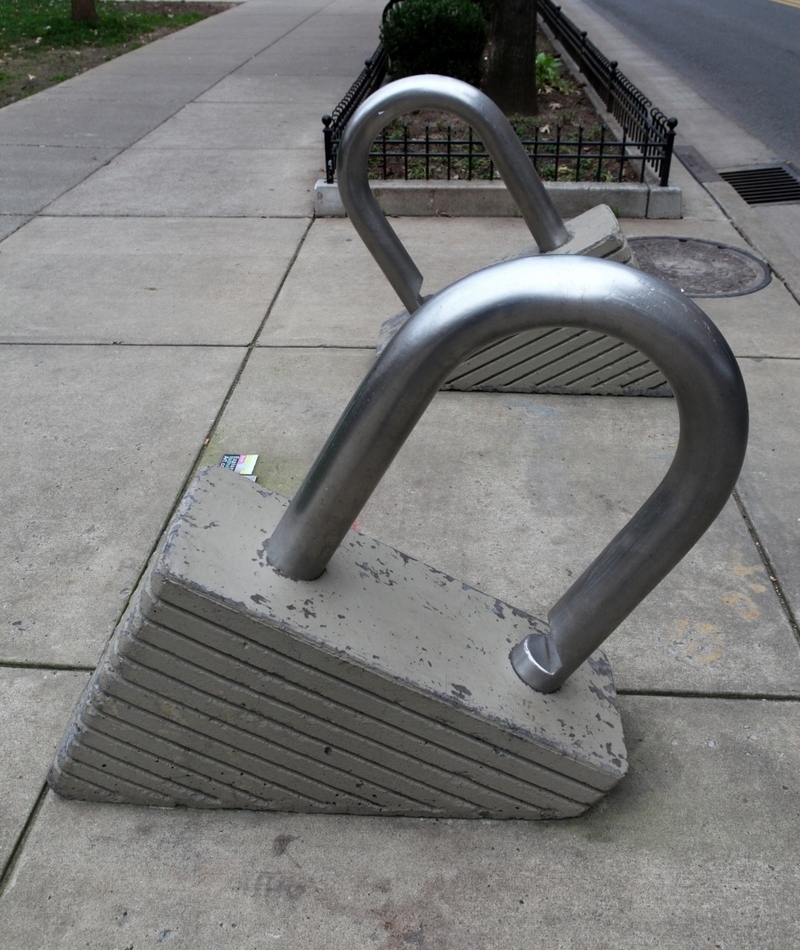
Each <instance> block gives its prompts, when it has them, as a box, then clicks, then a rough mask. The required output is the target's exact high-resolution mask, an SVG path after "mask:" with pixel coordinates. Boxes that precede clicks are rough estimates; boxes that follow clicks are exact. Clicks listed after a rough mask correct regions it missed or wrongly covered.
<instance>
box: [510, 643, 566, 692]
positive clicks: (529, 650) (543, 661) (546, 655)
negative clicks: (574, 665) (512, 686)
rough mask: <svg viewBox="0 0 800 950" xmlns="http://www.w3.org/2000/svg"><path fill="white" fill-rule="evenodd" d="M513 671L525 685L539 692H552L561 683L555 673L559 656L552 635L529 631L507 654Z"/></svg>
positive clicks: (558, 663) (558, 667) (559, 660)
mask: <svg viewBox="0 0 800 950" xmlns="http://www.w3.org/2000/svg"><path fill="white" fill-rule="evenodd" d="M509 659H510V660H511V665H512V667H513V668H514V672H515V673H516V674H517V676H518V677H519V678H520V679H521V680H522V682H523V683H525V684H526V685H527V686H530V687H532V688H533V689H535V690H536V691H537V692H539V693H554V692H555V691H556V690H557V689H558V688H559V686H560V685H561V682H560V680H559V679H558V678H557V674H558V672H559V670H560V669H561V658H560V657H559V655H558V650H557V649H556V646H555V644H554V643H553V640H552V637H550V636H548V635H547V634H545V633H530V634H528V636H527V637H525V639H524V640H521V641H520V642H519V643H518V644H517V645H516V646H515V647H514V649H513V650H512V651H511V653H510V654H509Z"/></svg>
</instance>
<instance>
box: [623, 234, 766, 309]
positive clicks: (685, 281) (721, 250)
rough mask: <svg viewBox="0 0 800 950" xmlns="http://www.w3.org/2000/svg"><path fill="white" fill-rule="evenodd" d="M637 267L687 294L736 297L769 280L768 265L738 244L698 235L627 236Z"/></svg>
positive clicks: (758, 288)
mask: <svg viewBox="0 0 800 950" xmlns="http://www.w3.org/2000/svg"><path fill="white" fill-rule="evenodd" d="M628 243H629V244H630V246H631V249H632V251H633V253H634V256H635V258H636V263H637V264H638V265H639V268H640V269H641V270H643V271H645V273H647V274H652V275H653V276H654V277H660V278H661V279H662V280H665V281H666V282H667V283H668V284H672V285H673V286H675V287H678V288H679V289H680V291H681V292H682V293H684V294H687V295H688V296H690V297H738V296H740V295H741V294H752V293H755V291H756V290H761V288H762V287H766V286H767V284H768V283H769V282H770V279H771V276H772V275H771V273H770V269H769V265H768V264H765V263H764V262H763V261H760V260H759V259H758V258H757V257H754V256H753V255H752V254H750V253H748V252H747V251H742V250H740V249H739V248H738V247H731V246H730V245H729V244H718V243H717V242H716V241H701V240H700V239H698V238H674V237H645V238H631V239H630V240H629V241H628Z"/></svg>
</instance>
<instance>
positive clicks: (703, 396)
mask: <svg viewBox="0 0 800 950" xmlns="http://www.w3.org/2000/svg"><path fill="white" fill-rule="evenodd" d="M549 326H564V327H576V328H584V329H586V330H589V331H593V332H599V333H603V334H608V335H611V336H614V337H616V338H618V339H621V340H624V341H625V342H626V343H628V344H630V345H631V346H633V347H635V348H636V349H637V350H640V351H641V352H642V353H644V354H645V355H646V356H647V357H648V358H649V359H651V360H652V361H653V362H654V363H655V364H656V365H657V366H658V367H659V368H660V369H661V370H663V372H664V374H665V376H666V378H667V379H668V380H669V383H670V385H671V386H672V389H673V392H674V394H675V399H676V403H677V407H678V411H679V416H680V437H679V442H678V447H677V450H676V454H675V457H674V459H673V462H672V465H671V467H670V469H669V471H668V472H667V474H666V476H665V477H664V479H663V481H662V482H661V484H660V485H659V486H658V488H657V489H656V490H655V492H654V493H653V494H652V495H651V497H650V498H649V499H648V500H647V501H646V502H645V504H644V505H643V506H642V508H641V509H640V510H639V511H638V512H637V514H636V515H634V517H633V518H632V519H631V521H630V522H629V524H628V525H627V526H626V527H625V528H624V529H623V530H622V531H621V532H620V533H619V534H618V535H617V536H616V537H615V538H614V539H613V540H612V541H611V542H610V543H609V545H608V546H607V547H606V549H605V550H604V551H603V552H602V553H601V554H600V556H599V557H598V558H597V559H596V560H595V561H594V563H593V564H592V565H591V566H590V567H589V568H587V570H586V571H584V573H583V574H582V575H581V577H580V578H579V579H578V580H577V581H576V582H575V583H574V584H573V585H572V586H571V587H570V589H569V590H568V591H567V592H566V593H565V594H564V595H563V596H562V597H561V599H560V600H559V601H558V603H557V604H555V606H554V607H553V608H552V609H551V611H550V613H549V615H548V618H547V621H544V620H541V619H537V618H536V617H533V616H531V615H530V614H528V613H526V612H525V611H522V610H519V609H516V608H515V607H512V606H510V605H509V604H506V603H503V602H502V601H499V600H498V599H496V598H494V597H491V596H490V595H487V594H484V593H481V592H480V591H477V590H475V589H474V588H471V587H469V586H468V585H466V584H463V583H461V582H459V581H457V580H455V579H454V578H452V577H449V576H448V575H446V574H443V573H442V572H441V571H437V570H436V569H435V568H432V567H428V566H427V565H425V564H423V563H421V562H419V561H415V560H414V559H412V558H409V557H408V556H406V555H404V554H402V553H401V552H399V551H396V550H395V549H393V548H390V547H389V546H388V545H385V544H382V543H381V542H379V541H377V540H374V539H372V538H369V537H367V536H365V535H362V534H359V533H357V532H355V531H351V530H349V527H350V525H351V523H352V522H353V520H354V518H355V516H356V515H357V514H358V512H359V510H360V509H361V507H362V506H363V504H364V503H365V502H366V500H367V499H368V498H369V496H370V494H371V492H372V491H373V489H374V487H375V485H377V483H378V482H379V480H380V478H381V476H382V475H383V473H384V472H385V471H386V469H387V468H388V466H389V464H390V463H391V460H392V459H393V458H394V456H395V454H396V453H397V451H398V450H399V449H400V447H401V445H402V444H403V442H404V440H405V438H406V437H407V436H408V434H409V433H410V432H411V431H412V429H413V427H414V425H415V424H416V422H417V420H418V419H419V418H420V416H421V415H422V414H423V412H424V411H425V408H426V406H427V405H428V403H429V402H430V400H431V399H432V398H433V396H434V394H435V393H436V391H437V389H438V388H439V386H440V385H441V383H442V382H443V380H444V379H445V378H446V377H447V374H448V373H449V372H451V370H452V368H453V366H455V365H456V364H457V363H459V362H460V361H462V360H464V359H465V358H468V357H469V355H470V354H471V353H474V352H475V351H476V350H479V349H481V348H483V347H486V346H488V345H491V343H492V342H493V341H495V340H498V339H501V338H504V337H507V336H509V335H512V334H515V333H520V332H524V331H526V330H530V329H535V328H542V327H549ZM747 426H748V412H747V400H746V395H745V390H744V384H743V382H742V378H741V375H740V373H739V369H738V366H737V364H736V360H735V359H734V357H733V354H732V353H731V351H730V349H729V347H728V346H727V344H726V342H725V340H724V339H723V338H722V336H721V334H720V333H719V331H718V330H717V329H716V327H715V326H714V325H713V323H711V321H710V320H709V319H708V318H707V317H706V316H705V314H704V313H703V312H702V311H701V310H700V309H699V308H698V307H697V306H696V305H695V304H694V303H693V302H692V301H690V300H688V299H686V298H684V297H682V296H681V295H680V294H679V293H678V292H677V291H675V290H674V289H672V288H671V287H669V286H667V285H666V284H664V283H662V282H661V281H658V280H656V279H655V278H652V277H649V276H647V275H645V274H642V273H640V272H639V271H636V270H634V269H632V268H629V267H625V266H623V265H619V264H613V263H609V262H606V261H598V260H593V259H591V258H585V257H558V258H550V257H542V258H538V259H530V258H528V259H522V260H517V261H513V262H509V263H503V264H498V265H495V266H492V267H489V268H487V269H485V270H483V271H480V272H478V273H476V274H472V275H470V276H469V277H466V278H464V279H463V280H461V281H459V282H457V283H455V284H453V285H452V286H451V287H449V288H447V289H446V290H444V291H442V292H441V293H440V294H438V295H437V296H436V297H434V298H433V299H431V300H430V301H428V302H426V303H424V304H423V305H422V306H421V307H419V308H418V310H417V311H416V313H415V314H414V315H413V316H412V317H411V319H410V320H408V321H407V323H406V324H405V325H404V326H403V327H402V328H401V329H400V330H399V331H398V332H397V334H396V335H395V336H394V337H393V338H392V340H391V342H390V343H389V345H388V346H387V347H386V349H385V351H384V352H383V354H382V355H381V356H380V357H379V358H378V360H377V361H376V362H375V364H374V365H373V367H372V368H371V370H370V372H369V373H368V374H367V376H366V378H365V379H364V381H363V383H362V384H361V386H360V387H359V389H358V390H357V392H356V393H355V395H354V396H353V398H352V400H351V402H350V404H349V405H348V407H347V409H346V410H345V412H344V413H343V415H342V417H341V419H340V420H339V422H338V424H337V426H336V427H335V429H334V431H333V433H332V434H331V436H330V437H329V439H328V441H327V443H326V445H325V446H324V448H323V449H322V451H321V453H320V455H319V457H318V458H317V460H316V462H315V463H314V465H313V466H312V468H311V471H310V472H309V474H308V476H307V477H306V480H305V481H304V482H303V484H302V486H301V487H300V489H299V490H298V492H297V494H296V495H295V497H294V499H293V500H292V502H291V504H289V503H288V502H287V501H286V500H285V499H282V498H280V496H278V495H276V494H274V493H272V492H269V491H266V490H265V489H263V488H260V487H259V486H257V485H254V484H252V483H250V482H248V481H246V480H244V479H242V478H240V477H239V476H237V475H234V474H232V473H230V472H227V471H225V470H223V469H219V468H213V469H206V470H204V471H202V472H201V473H200V474H199V475H198V477H197V479H196V481H195V482H194V484H193V485H192V487H191V488H190V490H189V492H188V493H187V495H186V497H185V498H184V500H183V502H182V503H181V505H180V508H179V510H178V512H177V514H176V516H175V518H174V519H173V521H172V523H171V525H170V527H169V529H168V530H167V532H166V535H165V538H164V540H163V542H162V544H161V546H160V548H159V550H158V552H157V553H156V555H155V556H154V559H153V561H152V563H151V565H150V566H149V568H148V570H147V571H146V572H145V575H144V577H143V580H142V582H141V584H140V586H139V588H138V590H137V591H136V593H135V594H134V596H133V598H132V601H131V604H130V606H129V608H128V610H127V612H126V614H125V616H124V617H123V619H122V621H121V622H120V624H119V627H118V628H117V630H116V632H115V634H114V636H113V638H112V641H111V643H110V645H109V648H108V650H107V652H106V655H105V656H104V658H103V660H102V661H101V663H100V666H99V667H98V669H97V671H96V672H95V674H94V676H93V677H92V680H91V682H90V684H89V686H88V688H87V690H86V692H85V694H84V696H83V697H82V699H81V701H80V703H79V705H78V708H77V710H76V713H75V715H74V718H73V721H72V724H71V725H70V727H69V730H68V732H67V735H66V737H65V739H64V741H63V743H62V746H61V748H60V750H59V752H58V754H57V757H56V761H55V764H54V765H53V767H52V769H51V772H50V775H49V781H50V784H51V786H52V788H53V789H54V790H55V791H56V792H57V793H58V794H60V795H63V796H65V797H68V798H80V799H87V800H94V801H111V802H130V803H136V804H152V805H187V806H191V807H196V808H197V807H200V808H202V807H207V808H226V807H227V808H250V809H277V810H285V811H302V812H321V813H333V812H338V813H346V814H364V815H408V816H420V817H424V816H427V817H442V816H448V817H494V818H564V817H570V816H575V815H579V814H581V813H582V812H583V811H585V810H586V808H588V807H589V806H590V805H591V804H592V803H593V802H596V801H597V800H598V799H599V798H601V797H602V796H603V795H604V794H605V793H606V792H607V791H608V790H609V789H610V788H612V787H613V786H614V785H615V784H616V783H617V782H619V780H620V779H621V778H622V777H623V776H624V774H625V771H626V767H627V764H626V753H625V746H624V741H623V736H622V727H621V722H620V716H619V711H618V708H617V703H616V694H615V691H614V684H613V679H612V676H611V670H610V667H609V665H608V662H607V660H606V658H605V656H604V654H603V653H602V652H601V651H599V650H598V647H599V646H600V644H601V643H602V641H603V640H604V639H605V638H606V637H607V636H609V634H610V633H611V632H612V631H613V630H614V628H615V627H616V626H617V625H618V624H619V623H620V622H621V621H622V620H623V619H624V618H625V617H626V616H627V615H628V614H629V613H630V612H631V611H632V610H633V608H634V607H635V606H636V605H637V604H638V603H639V602H640V601H641V600H642V598H644V597H645V596H646V595H647V594H648V593H649V591H651V590H652V589H653V587H655V585H656V584H658V582H659V581H660V580H661V579H662V578H663V577H664V576H665V575H666V574H667V573H668V572H669V571H670V570H671V569H672V567H673V566H674V565H675V564H676V563H677V562H678V561H679V560H680V559H681V558H682V557H683V555H684V554H686V552H687V551H688V550H689V549H690V548H691V547H692V545H693V544H694V543H695V542H696V541H697V540H698V538H699V537H700V536H701V535H702V534H703V533H704V532H705V530H706V529H707V528H708V527H709V525H710V524H711V522H712V521H713V520H714V518H715V517H716V516H717V514H718V513H719V511H720V510H721V509H722V507H723V505H724V504H725V501H726V500H727V498H728V496H729V495H730V492H731V491H732V489H733V486H734V483H735V481H736V478H737V475H738V473H739V470H740V468H741V464H742V461H743V458H744V453H745V447H746V442H747ZM287 505H288V507H287Z"/></svg>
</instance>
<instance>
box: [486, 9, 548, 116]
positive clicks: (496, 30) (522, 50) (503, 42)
mask: <svg viewBox="0 0 800 950" xmlns="http://www.w3.org/2000/svg"><path fill="white" fill-rule="evenodd" d="M488 55H489V61H488V63H487V64H486V72H485V74H484V76H485V78H484V81H483V83H482V89H483V91H484V92H485V93H486V94H487V95H488V96H489V97H490V98H491V99H494V101H495V102H496V103H497V105H498V106H500V108H501V109H502V110H503V111H504V112H505V113H506V115H511V114H513V113H520V114H522V115H536V109H537V103H536V0H494V4H493V9H492V13H491V16H490V20H489V54H488Z"/></svg>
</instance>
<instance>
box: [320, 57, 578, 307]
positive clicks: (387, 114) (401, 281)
mask: <svg viewBox="0 0 800 950" xmlns="http://www.w3.org/2000/svg"><path fill="white" fill-rule="evenodd" d="M414 109H445V110H447V111H449V112H453V113H454V114H455V115H458V116H459V117H460V118H462V119H464V120H465V121H466V122H469V124H470V125H471V126H472V128H473V129H475V131H476V132H477V133H478V136H479V138H480V140H481V141H482V142H483V144H484V145H485V147H486V150H487V151H488V152H489V154H490V155H491V157H492V160H493V161H494V164H495V166H496V168H497V170H498V171H499V172H500V175H501V177H502V179H503V181H504V182H505V185H506V187H507V188H508V190H509V192H510V193H511V195H512V197H513V198H514V201H515V202H516V204H517V207H518V208H519V211H520V214H521V215H522V217H523V218H524V219H525V223H526V224H527V225H528V228H529V229H530V232H531V234H532V235H533V238H534V240H535V241H536V243H537V245H538V246H539V249H540V250H541V251H552V250H554V249H555V248H557V247H561V245H562V244H566V242H567V241H568V240H569V233H568V231H567V229H566V227H565V226H564V222H563V221H562V220H561V216H560V215H559V213H558V211H556V208H555V205H554V204H553V202H552V199H551V198H550V196H549V195H548V193H547V191H546V190H545V187H544V185H543V184H542V182H541V179H540V178H539V176H538V175H537V173H536V170H535V169H534V167H533V162H532V161H531V159H530V156H529V155H528V153H527V152H526V151H525V149H524V147H523V145H522V143H521V142H520V140H519V138H518V136H517V134H516V132H514V130H513V129H512V128H511V125H510V124H509V121H508V119H507V118H506V117H505V116H504V115H503V113H502V112H501V110H500V109H499V108H498V107H497V106H496V105H495V104H494V103H493V102H492V100H491V99H489V97H488V96H486V95H484V93H482V92H480V91H479V90H478V89H476V88H475V87H474V86H470V85H469V84H468V83H465V82H461V81H460V80H458V79H450V78H449V77H447V76H425V75H423V76H409V77H408V78H407V79H398V80H397V81H396V82H392V83H389V84H388V85H386V86H383V87H382V88H381V89H379V90H378V91H377V92H375V93H373V94H372V95H371V96H370V97H369V98H368V99H367V100H365V101H364V102H363V103H362V105H361V106H360V107H359V108H358V109H357V110H356V112H355V114H354V115H353V117H352V119H350V122H349V123H348V125H347V128H346V129H345V133H344V135H343V136H342V141H341V144H340V146H339V153H338V159H337V180H338V184H339V194H340V195H341V198H342V202H343V204H344V207H345V210H346V211H347V214H348V215H349V217H350V219H351V220H352V222H353V226H354V227H355V229H356V231H357V232H358V234H359V235H360V237H361V239H362V241H363V242H364V244H366V246H367V247H368V248H369V251H370V253H371V254H372V256H373V257H374V258H375V260H376V261H377V262H378V265H379V266H380V268H381V270H382V271H383V272H384V274H385V275H386V277H387V279H388V280H389V283H390V284H391V285H392V287H394V289H395V291H396V292H397V295H398V297H400V299H401V300H402V302H403V306H404V307H405V308H406V309H407V310H408V312H409V313H413V312H414V311H415V310H416V309H417V307H419V306H420V304H421V303H422V297H421V294H420V289H421V287H422V274H421V273H420V271H419V269H418V268H417V266H416V264H415V263H414V261H413V260H412V259H411V256H410V255H409V253H408V251H406V249H405V247H404V246H403V244H402V242H401V241H400V239H399V238H398V237H397V235H396V234H395V232H394V231H393V229H392V227H391V225H390V224H389V222H388V221H387V219H386V218H385V217H384V214H383V212H382V211H381V209H380V208H379V207H378V202H377V201H376V200H375V197H374V196H373V194H372V191H371V190H370V186H369V181H368V179H367V159H368V157H369V152H370V149H371V148H372V143H373V142H374V141H375V138H376V136H377V135H378V133H379V132H380V131H381V129H383V128H384V126H386V125H387V124H388V123H389V122H391V121H392V120H393V119H396V118H397V117H398V116H401V115H403V114H404V113H406V112H411V111H412V110H414Z"/></svg>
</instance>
